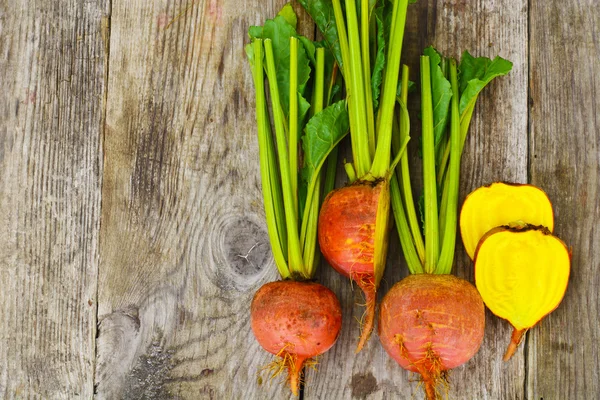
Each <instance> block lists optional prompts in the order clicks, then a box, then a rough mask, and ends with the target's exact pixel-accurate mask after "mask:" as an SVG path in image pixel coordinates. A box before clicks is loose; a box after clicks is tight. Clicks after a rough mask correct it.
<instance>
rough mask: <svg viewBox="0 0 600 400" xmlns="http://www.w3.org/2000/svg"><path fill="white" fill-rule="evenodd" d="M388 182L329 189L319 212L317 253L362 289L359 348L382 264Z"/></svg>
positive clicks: (371, 313) (371, 312) (366, 333)
mask: <svg viewBox="0 0 600 400" xmlns="http://www.w3.org/2000/svg"><path fill="white" fill-rule="evenodd" d="M388 227H389V182H388V181H386V180H380V181H378V182H366V181H358V182H357V183H354V184H353V185H350V186H346V187H343V188H340V189H337V190H335V191H333V192H331V193H330V194H329V195H328V196H327V197H326V198H325V201H324V202H323V205H322V207H321V212H320V214H319V229H318V238H319V245H320V247H321V253H322V254H323V256H324V257H325V259H326V260H327V262H328V263H329V264H330V265H331V266H332V267H333V268H335V269H336V270H337V271H338V272H339V273H341V274H342V275H344V276H346V277H349V278H350V279H352V280H353V281H354V282H356V284H357V285H358V286H359V287H360V288H361V289H362V291H363V292H364V294H365V299H366V311H365V316H364V319H363V326H362V332H361V337H360V340H359V343H358V346H357V350H356V351H357V352H358V351H360V350H361V349H362V347H363V346H364V344H365V343H366V341H367V339H368V338H369V336H370V334H371V331H372V330H373V325H374V320H375V301H376V297H377V287H378V286H379V280H380V279H381V275H382V274H383V269H384V268H385V258H386V255H387V247H388V232H389V229H388Z"/></svg>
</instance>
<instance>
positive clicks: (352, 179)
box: [344, 162, 358, 183]
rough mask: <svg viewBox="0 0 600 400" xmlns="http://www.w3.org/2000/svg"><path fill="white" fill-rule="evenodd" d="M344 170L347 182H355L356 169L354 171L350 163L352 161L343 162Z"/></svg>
mask: <svg viewBox="0 0 600 400" xmlns="http://www.w3.org/2000/svg"><path fill="white" fill-rule="evenodd" d="M344 170H345V171H346V175H347V176H348V182H349V183H354V182H356V180H357V179H358V177H357V176H356V171H354V166H353V165H352V163H349V162H347V163H344Z"/></svg>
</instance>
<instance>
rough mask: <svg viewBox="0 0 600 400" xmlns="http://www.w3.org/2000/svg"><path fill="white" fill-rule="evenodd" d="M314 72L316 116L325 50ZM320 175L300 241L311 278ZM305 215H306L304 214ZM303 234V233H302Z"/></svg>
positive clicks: (309, 199) (320, 101) (319, 52)
mask: <svg viewBox="0 0 600 400" xmlns="http://www.w3.org/2000/svg"><path fill="white" fill-rule="evenodd" d="M316 64H317V65H316V71H315V87H314V97H313V99H314V101H313V105H312V106H313V111H314V113H315V114H318V113H319V112H320V111H321V110H323V95H324V93H325V87H324V86H325V85H324V83H325V49H323V48H318V49H317V54H316ZM320 190H321V173H320V172H319V173H318V176H317V177H316V183H315V188H314V190H313V191H312V194H311V193H307V198H306V208H307V209H308V216H307V217H306V219H305V218H303V219H302V225H303V226H302V233H301V240H302V243H303V249H304V250H303V258H304V265H305V267H306V275H307V277H309V278H312V277H313V276H314V274H315V272H316V253H317V251H316V250H317V222H318V218H319V204H320V198H321V193H320ZM305 214H306V213H305ZM304 232H305V233H304Z"/></svg>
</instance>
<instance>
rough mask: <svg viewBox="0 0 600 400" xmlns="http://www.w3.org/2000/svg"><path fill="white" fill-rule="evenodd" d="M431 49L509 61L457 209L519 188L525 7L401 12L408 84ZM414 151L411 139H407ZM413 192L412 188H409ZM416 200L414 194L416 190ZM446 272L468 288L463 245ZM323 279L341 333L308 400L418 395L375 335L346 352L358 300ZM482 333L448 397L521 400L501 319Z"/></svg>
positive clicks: (482, 4) (393, 257) (471, 149)
mask: <svg viewBox="0 0 600 400" xmlns="http://www.w3.org/2000/svg"><path fill="white" fill-rule="evenodd" d="M431 44H432V45H434V46H435V47H436V48H437V49H438V50H440V51H441V52H442V54H444V55H446V56H453V57H460V55H461V54H462V52H463V51H464V50H468V51H469V52H470V53H471V54H473V55H475V56H487V57H494V56H496V55H501V56H502V57H504V58H507V59H509V60H511V61H512V62H513V63H514V68H513V71H512V72H511V73H510V75H509V77H505V78H500V79H498V81H497V82H493V83H492V84H491V85H490V87H488V88H486V89H485V91H484V92H482V95H481V96H480V98H479V100H478V105H477V107H476V111H475V115H474V117H473V120H472V123H471V129H470V134H469V138H468V140H467V144H466V147H465V152H464V155H463V159H462V170H461V182H462V183H461V200H460V201H461V203H462V199H464V196H465V195H466V194H467V193H469V192H470V191H471V190H473V189H475V188H476V187H478V186H480V185H482V184H487V183H490V182H492V181H496V180H508V181H516V182H526V181H527V58H528V56H527V2H526V1H524V0H523V1H518V2H512V3H511V5H510V7H508V6H507V4H506V2H487V1H477V2H466V1H429V2H418V3H416V4H413V5H410V6H409V14H408V18H407V27H406V34H405V43H404V49H403V53H402V54H403V59H405V60H407V61H405V62H407V63H408V64H409V66H410V67H411V71H412V72H411V79H412V80H413V81H418V69H417V66H418V57H419V55H420V54H422V51H423V49H424V48H425V47H426V46H428V45H431ZM409 101H410V102H411V106H410V107H409V108H410V109H411V111H412V113H411V114H412V115H411V120H412V123H411V125H412V127H411V128H412V130H411V132H414V133H411V136H413V137H415V138H416V137H418V135H419V132H420V129H419V128H418V125H419V118H418V110H419V101H420V100H419V98H418V96H413V97H412V98H411V99H410V100H409ZM412 142H413V144H412V147H411V148H410V150H412V154H416V150H417V148H416V145H417V143H418V140H413V141H412ZM419 162H420V160H419V159H418V158H417V157H414V159H413V162H412V164H413V166H412V169H411V172H412V171H414V174H415V176H417V179H416V181H420V180H421V179H420V177H419V176H420V174H421V167H420V165H419ZM414 186H415V190H416V191H417V192H418V191H419V190H420V186H421V185H420V184H418V183H417V184H416V185H414ZM419 193H420V192H419ZM391 241H392V242H391V243H390V255H389V257H388V265H387V270H386V274H385V280H384V282H383V284H382V286H381V288H380V293H382V294H384V293H386V292H387V290H388V289H389V288H390V287H391V286H392V285H393V283H395V282H397V281H398V280H399V279H401V277H403V276H405V275H406V273H407V272H406V267H405V264H404V260H403V256H402V254H401V252H400V250H399V249H398V248H399V243H398V238H397V237H396V236H395V235H394V236H393V237H392V239H391ZM454 273H455V274H457V275H458V276H461V277H463V278H465V279H468V280H470V281H471V282H473V273H472V264H471V262H470V260H469V259H468V257H467V256H466V253H465V252H464V250H463V249H462V245H459V246H458V248H457V257H456V260H455V267H454ZM322 274H323V275H322V279H323V281H324V282H325V284H326V285H327V286H329V287H331V288H332V289H333V290H334V291H335V292H336V293H337V294H338V296H339V297H340V301H342V307H343V309H344V310H345V314H344V322H343V324H344V325H343V327H342V336H341V337H340V339H339V341H338V343H337V344H336V345H335V348H334V349H333V352H331V353H328V354H326V355H325V356H323V360H322V362H321V367H320V368H319V371H318V373H315V374H311V376H310V378H311V380H310V381H309V383H308V384H309V386H308V388H307V389H306V390H305V393H306V396H305V398H307V399H312V398H314V399H320V398H324V397H323V393H328V394H330V395H331V398H336V399H346V398H352V399H389V398H402V399H408V398H419V397H421V396H423V391H422V389H421V388H420V387H419V385H418V383H417V382H415V381H416V380H418V377H417V376H415V375H412V374H409V373H407V372H406V371H404V370H402V369H401V368H400V367H399V366H398V365H396V363H395V362H394V361H393V360H391V359H390V358H389V357H388V356H387V354H386V353H385V352H384V350H383V349H382V347H381V345H380V344H379V341H378V338H377V335H376V334H374V335H373V337H372V338H371V341H370V343H369V346H368V347H367V348H366V349H365V350H363V352H361V353H360V354H358V355H356V356H355V355H353V354H352V353H353V349H354V347H355V346H356V337H357V336H358V324H357V322H356V319H357V318H360V317H361V315H362V308H361V307H359V306H353V304H355V303H361V302H362V298H361V295H360V293H354V294H353V293H352V291H351V289H350V287H349V284H348V282H346V281H345V280H344V279H343V278H341V277H340V276H339V275H337V274H336V273H335V272H332V271H331V269H330V268H328V267H326V268H324V270H323V272H322ZM486 324H487V325H486V334H485V339H484V342H483V344H482V347H481V349H480V351H479V353H478V354H477V355H476V356H475V357H474V358H473V359H472V360H471V361H469V362H468V363H467V364H465V365H464V366H462V367H459V368H456V369H455V370H453V371H452V372H451V375H450V378H449V379H450V386H449V391H448V393H449V396H450V398H465V399H467V398H468V399H523V398H525V395H524V393H523V388H524V382H525V361H524V358H523V355H522V351H521V353H520V354H519V355H518V356H517V357H515V360H513V361H512V362H511V363H510V364H503V363H502V355H503V352H504V350H505V346H506V345H507V344H508V340H509V338H510V329H509V327H508V326H506V324H505V323H504V322H503V321H500V320H498V319H497V318H495V317H494V316H492V315H491V314H490V313H489V312H487V313H486Z"/></svg>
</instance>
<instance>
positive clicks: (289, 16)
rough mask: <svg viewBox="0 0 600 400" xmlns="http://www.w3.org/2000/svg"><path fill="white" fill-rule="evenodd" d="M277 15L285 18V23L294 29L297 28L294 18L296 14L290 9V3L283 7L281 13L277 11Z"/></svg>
mask: <svg viewBox="0 0 600 400" xmlns="http://www.w3.org/2000/svg"><path fill="white" fill-rule="evenodd" d="M277 15H278V16H282V17H283V18H285V20H286V22H287V23H288V24H290V25H291V26H292V27H293V28H294V29H296V28H297V25H298V17H297V16H296V13H295V12H294V9H293V8H292V5H291V4H290V3H287V4H286V5H285V6H283V8H282V9H281V11H279V13H278V14H277Z"/></svg>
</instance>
